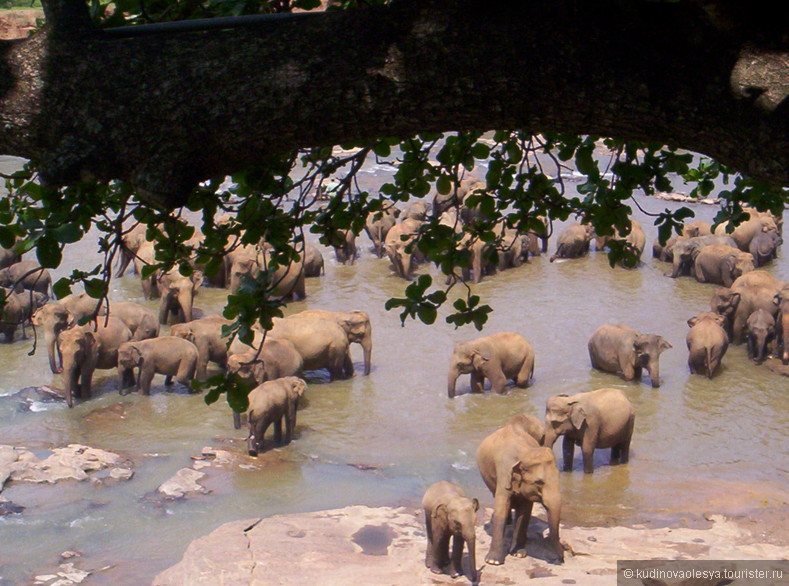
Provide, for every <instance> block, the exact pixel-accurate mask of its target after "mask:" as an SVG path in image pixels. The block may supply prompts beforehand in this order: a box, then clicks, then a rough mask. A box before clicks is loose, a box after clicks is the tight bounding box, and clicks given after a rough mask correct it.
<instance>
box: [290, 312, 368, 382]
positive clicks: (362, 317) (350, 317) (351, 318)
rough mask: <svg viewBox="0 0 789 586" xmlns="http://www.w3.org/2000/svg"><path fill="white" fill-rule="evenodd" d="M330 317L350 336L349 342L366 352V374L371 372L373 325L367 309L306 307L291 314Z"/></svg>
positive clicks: (297, 316) (319, 317) (294, 316)
mask: <svg viewBox="0 0 789 586" xmlns="http://www.w3.org/2000/svg"><path fill="white" fill-rule="evenodd" d="M299 317H307V318H317V319H328V320H331V321H333V322H335V323H336V324H337V325H339V326H340V327H341V328H342V329H343V331H344V332H345V335H346V336H347V338H348V343H349V344H359V345H360V346H361V347H362V351H363V352H364V374H366V375H367V374H370V368H371V366H372V353H373V326H372V324H370V316H369V315H368V313H367V312H366V311H361V310H359V309H354V310H351V311H327V310H325V309H306V310H304V311H301V312H299V313H294V314H293V315H291V316H289V319H291V318H299Z"/></svg>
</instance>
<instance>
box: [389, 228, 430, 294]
mask: <svg viewBox="0 0 789 586" xmlns="http://www.w3.org/2000/svg"><path fill="white" fill-rule="evenodd" d="M421 225H422V222H420V221H419V220H415V219H413V218H406V219H405V220H402V221H400V222H398V223H397V224H395V225H394V226H393V227H392V229H391V230H389V233H388V234H387V235H386V240H385V241H384V250H385V251H386V255H387V256H388V257H389V260H390V261H391V263H392V266H393V267H394V271H395V273H396V274H397V276H398V277H401V278H403V279H406V280H408V281H410V280H411V278H412V277H413V274H414V269H415V268H416V265H417V263H418V262H419V260H420V259H421V255H420V253H419V252H418V251H417V250H416V242H415V240H416V237H417V235H418V234H419V228H420V226H421Z"/></svg>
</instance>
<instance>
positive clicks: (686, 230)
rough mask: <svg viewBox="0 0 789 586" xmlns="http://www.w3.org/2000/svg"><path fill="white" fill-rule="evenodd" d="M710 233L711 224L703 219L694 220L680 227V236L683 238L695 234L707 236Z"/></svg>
mask: <svg viewBox="0 0 789 586" xmlns="http://www.w3.org/2000/svg"><path fill="white" fill-rule="evenodd" d="M711 234H712V226H710V223H709V222H705V221H704V220H696V221H695V222H691V223H690V224H686V225H685V226H683V228H682V236H683V237H685V238H695V237H696V236H709V235H711Z"/></svg>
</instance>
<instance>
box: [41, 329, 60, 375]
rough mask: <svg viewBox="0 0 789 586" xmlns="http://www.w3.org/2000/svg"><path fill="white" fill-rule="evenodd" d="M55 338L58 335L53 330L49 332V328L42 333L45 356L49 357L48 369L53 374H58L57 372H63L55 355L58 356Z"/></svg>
mask: <svg viewBox="0 0 789 586" xmlns="http://www.w3.org/2000/svg"><path fill="white" fill-rule="evenodd" d="M57 338H58V335H57V332H56V331H55V330H54V329H52V330H50V329H49V328H47V329H46V330H45V331H44V341H45V342H46V346H47V356H49V368H50V370H51V371H52V372H53V373H55V374H58V373H59V372H62V371H63V368H62V366H59V365H58V360H57V355H58V348H57ZM61 361H62V359H61Z"/></svg>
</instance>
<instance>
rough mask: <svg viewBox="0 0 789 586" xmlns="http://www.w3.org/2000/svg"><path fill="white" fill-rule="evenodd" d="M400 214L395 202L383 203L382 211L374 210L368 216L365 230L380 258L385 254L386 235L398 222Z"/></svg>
mask: <svg viewBox="0 0 789 586" xmlns="http://www.w3.org/2000/svg"><path fill="white" fill-rule="evenodd" d="M399 215H400V210H399V209H397V208H396V207H395V206H394V204H393V203H391V202H389V203H385V204H383V206H382V208H381V210H380V211H377V212H374V213H372V214H370V215H369V216H368V217H367V221H366V222H365V225H364V231H365V232H367V236H369V237H370V240H372V242H373V248H374V249H375V254H376V256H378V258H383V256H384V243H385V242H386V235H387V234H388V233H389V230H391V229H392V227H393V226H394V225H395V224H396V223H397V218H398V216H399Z"/></svg>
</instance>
